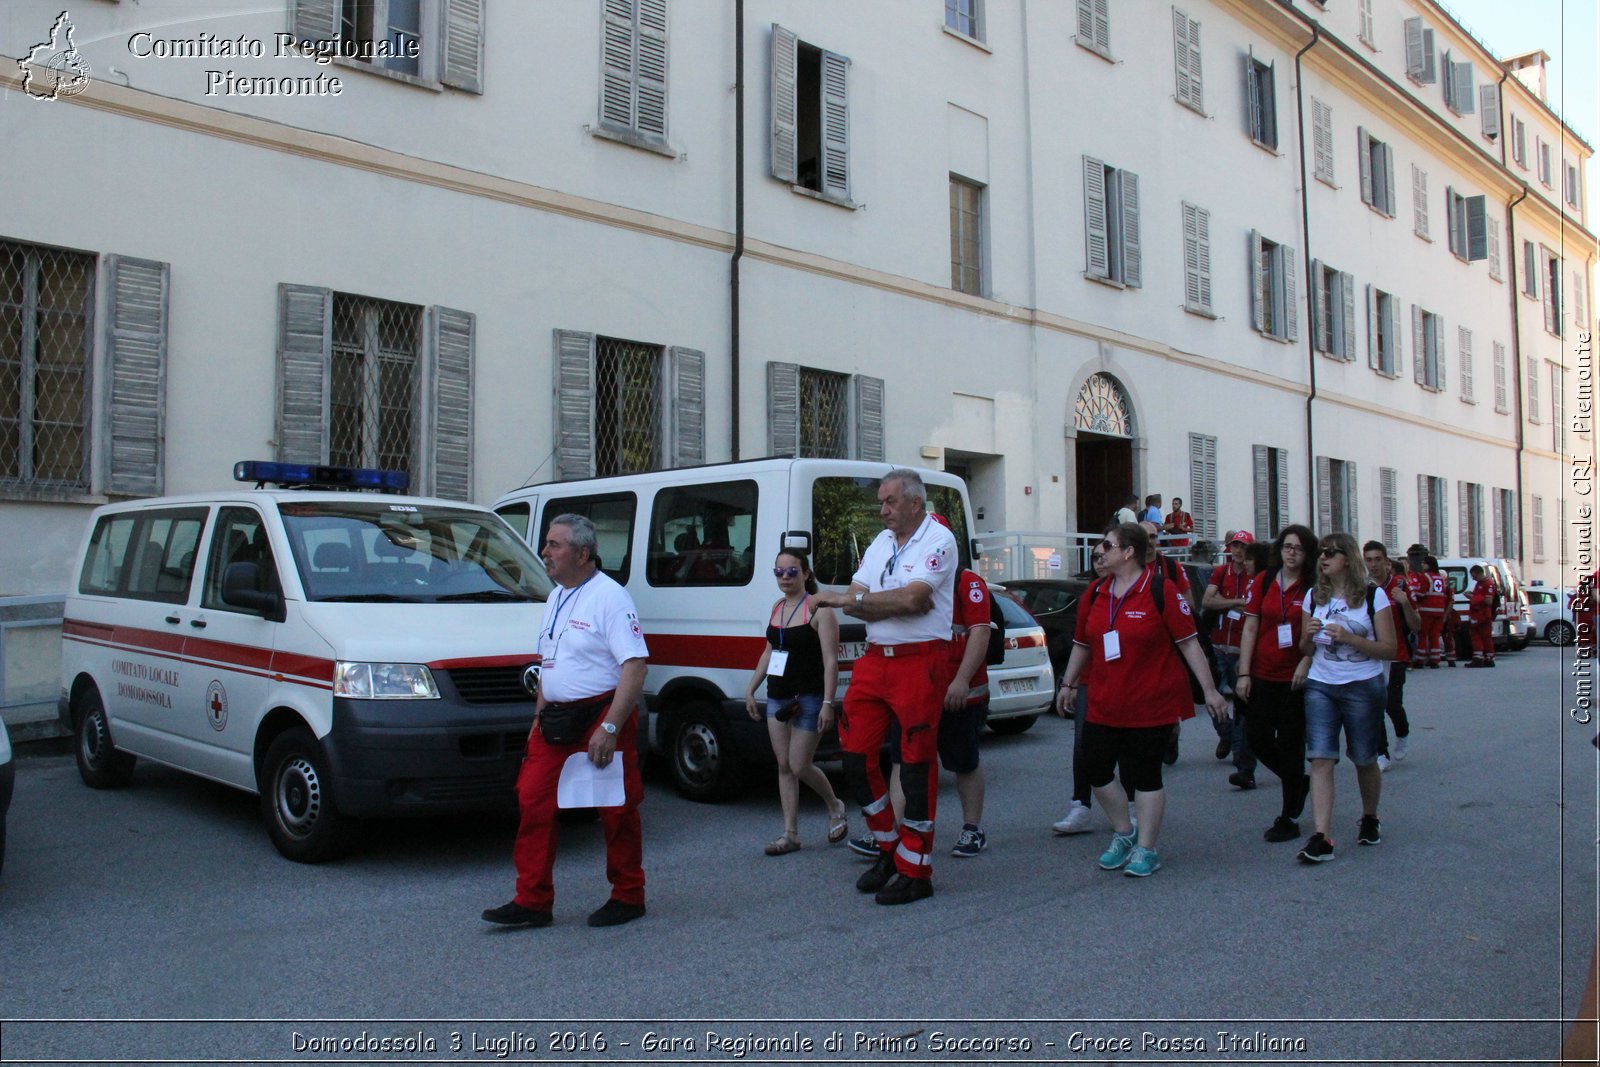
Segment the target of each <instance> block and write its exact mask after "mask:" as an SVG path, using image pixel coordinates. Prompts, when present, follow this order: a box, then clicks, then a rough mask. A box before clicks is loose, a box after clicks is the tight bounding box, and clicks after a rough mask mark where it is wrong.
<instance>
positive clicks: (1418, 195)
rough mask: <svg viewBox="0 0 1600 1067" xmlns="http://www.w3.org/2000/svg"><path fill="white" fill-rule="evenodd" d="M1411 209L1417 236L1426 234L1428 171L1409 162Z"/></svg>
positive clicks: (1425, 235)
mask: <svg viewBox="0 0 1600 1067" xmlns="http://www.w3.org/2000/svg"><path fill="white" fill-rule="evenodd" d="M1411 211H1412V219H1413V222H1414V224H1415V227H1416V233H1417V236H1418V237H1427V236H1428V172H1427V171H1425V170H1423V169H1422V168H1421V167H1419V166H1417V165H1416V164H1415V163H1413V164H1411Z"/></svg>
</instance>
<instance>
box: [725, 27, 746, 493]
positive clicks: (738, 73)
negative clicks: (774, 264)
mask: <svg viewBox="0 0 1600 1067" xmlns="http://www.w3.org/2000/svg"><path fill="white" fill-rule="evenodd" d="M743 258H744V0H733V260H732V262H731V263H730V264H729V272H730V274H731V277H730V278H729V280H728V290H729V292H728V298H729V303H730V304H731V305H732V308H731V310H730V312H729V317H730V321H729V323H728V333H729V342H728V358H729V368H728V369H729V390H730V392H731V394H732V395H731V396H730V397H729V404H728V408H729V421H730V423H731V425H730V427H729V431H728V432H729V435H730V436H731V437H732V439H733V440H732V444H731V447H730V448H729V450H728V458H729V459H730V460H731V461H733V462H735V463H737V462H738V461H739V383H740V376H739V364H740V362H741V356H740V347H739V261H740V260H741V259H743Z"/></svg>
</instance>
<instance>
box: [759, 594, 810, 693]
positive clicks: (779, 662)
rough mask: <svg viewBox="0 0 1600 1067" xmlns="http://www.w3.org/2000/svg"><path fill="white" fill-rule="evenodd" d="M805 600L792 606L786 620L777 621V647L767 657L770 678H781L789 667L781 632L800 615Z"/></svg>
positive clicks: (787, 653) (787, 654)
mask: <svg viewBox="0 0 1600 1067" xmlns="http://www.w3.org/2000/svg"><path fill="white" fill-rule="evenodd" d="M807 599H809V598H802V599H801V601H800V603H798V604H796V605H795V606H794V610H793V611H791V612H789V617H788V618H780V620H779V624H778V647H777V648H775V649H773V650H772V652H771V654H770V655H768V656H767V674H768V675H769V676H770V677H773V678H782V677H783V672H784V670H785V668H787V667H788V666H789V652H788V650H787V649H785V648H784V647H783V631H785V630H787V629H788V628H789V624H790V623H791V622H793V621H794V617H795V616H796V615H798V614H799V613H800V609H801V608H803V607H805V606H806V600H807ZM780 616H781V613H780Z"/></svg>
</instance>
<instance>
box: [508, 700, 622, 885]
mask: <svg viewBox="0 0 1600 1067" xmlns="http://www.w3.org/2000/svg"><path fill="white" fill-rule="evenodd" d="M605 716H606V713H605V712H604V711H602V712H601V713H600V715H599V717H598V718H596V719H595V724H594V729H591V730H590V731H589V733H588V734H587V735H585V737H584V739H583V740H582V741H580V742H578V743H577V744H574V745H552V744H549V743H548V742H546V741H545V739H544V735H543V734H541V733H540V732H539V730H538V728H537V727H536V728H535V729H534V730H533V732H532V734H530V735H529V737H528V752H527V755H525V756H524V757H523V758H522V770H521V771H520V772H519V773H518V775H517V800H518V802H519V803H520V804H521V806H522V821H521V822H520V823H519V824H518V826H517V840H516V844H515V846H514V847H513V850H512V860H513V861H514V862H515V864H516V868H517V896H516V901H517V903H518V904H521V905H522V906H523V907H524V908H532V909H534V910H535V911H549V910H550V908H551V905H552V904H554V903H555V899H556V892H555V882H554V880H553V878H552V872H553V871H554V869H555V864H556V839H557V837H558V836H559V831H560V823H559V822H558V821H557V820H556V783H557V782H559V781H560V779H561V767H562V765H563V764H564V763H566V762H567V757H568V756H570V755H572V754H573V753H574V752H587V751H588V750H589V738H590V737H593V736H594V731H595V730H598V729H600V722H601V720H603V719H604V718H605ZM638 721H639V716H638V715H637V714H634V715H629V716H628V721H627V722H625V723H623V724H622V727H621V729H619V730H618V731H617V754H616V758H619V759H621V760H622V785H623V803H622V806H621V807H616V808H600V809H599V811H600V825H601V827H602V828H603V829H604V830H605V835H606V878H607V879H608V880H609V881H610V882H611V899H613V900H620V901H622V902H623V903H625V904H643V903H644V834H643V832H642V829H641V827H640V824H639V803H640V801H642V800H644V780H643V779H642V778H641V777H640V776H639V745H638V741H637V736H638Z"/></svg>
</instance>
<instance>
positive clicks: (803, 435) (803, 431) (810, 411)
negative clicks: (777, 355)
mask: <svg viewBox="0 0 1600 1067" xmlns="http://www.w3.org/2000/svg"><path fill="white" fill-rule="evenodd" d="M849 427H850V376H849V375H848V374H837V373H835V372H833V371H825V370H815V369H813V368H811V367H801V368H800V453H799V454H800V455H801V456H802V457H822V458H827V459H844V458H846V457H848V456H849V455H850V436H849Z"/></svg>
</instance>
